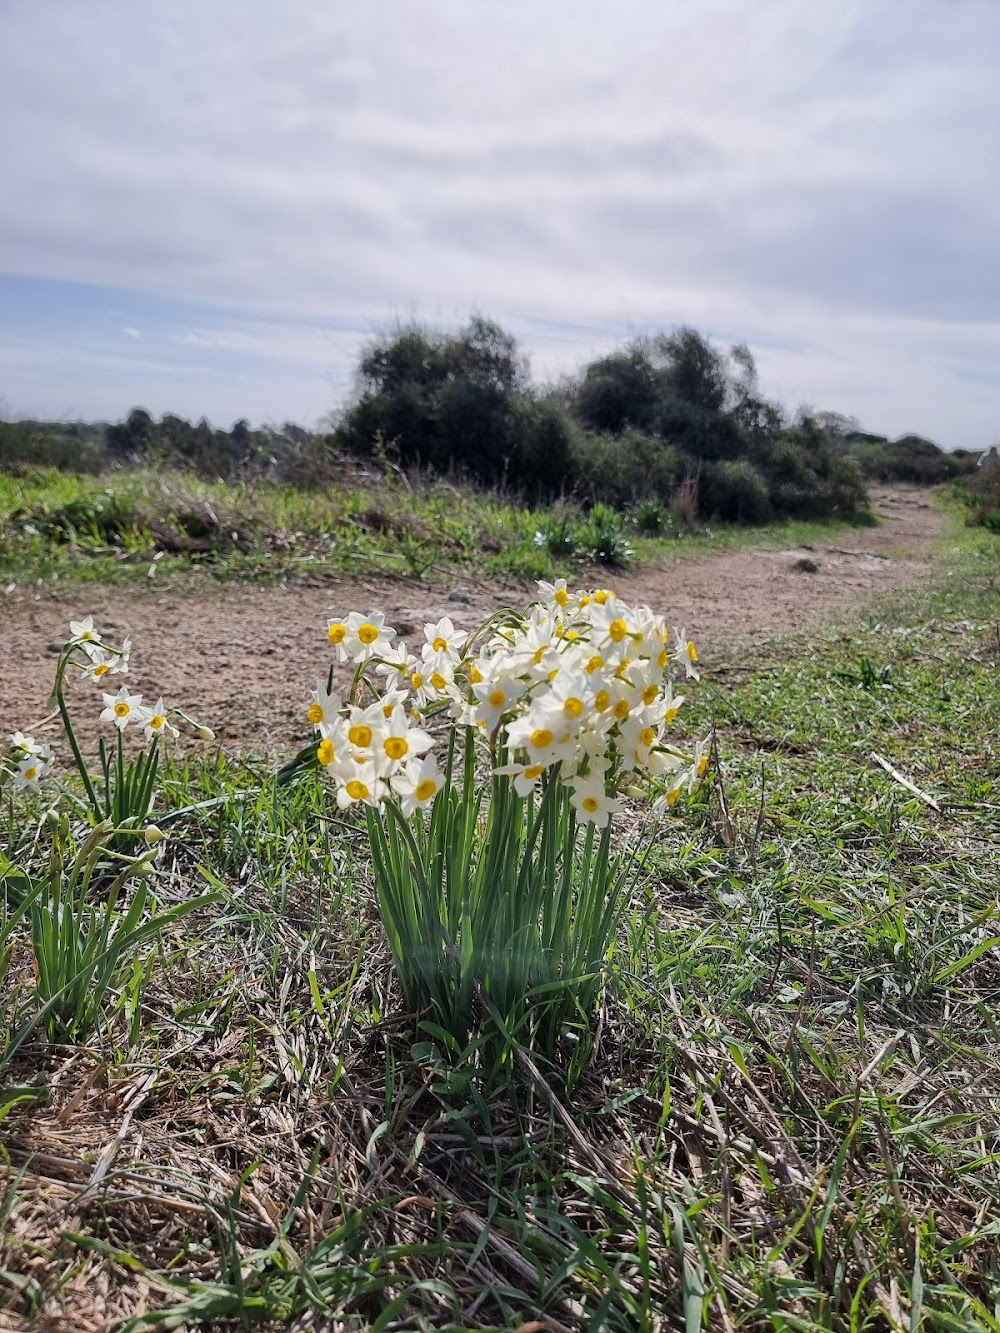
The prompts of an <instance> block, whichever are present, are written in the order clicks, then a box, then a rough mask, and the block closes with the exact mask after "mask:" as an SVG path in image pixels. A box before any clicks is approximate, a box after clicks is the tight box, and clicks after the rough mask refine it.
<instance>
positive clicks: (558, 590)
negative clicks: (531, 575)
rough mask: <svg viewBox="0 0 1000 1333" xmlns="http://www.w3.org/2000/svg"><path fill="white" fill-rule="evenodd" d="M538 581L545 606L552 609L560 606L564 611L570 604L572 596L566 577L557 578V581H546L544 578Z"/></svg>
mask: <svg viewBox="0 0 1000 1333" xmlns="http://www.w3.org/2000/svg"><path fill="white" fill-rule="evenodd" d="M537 582H538V591H539V592H540V593H541V598H540V600H541V602H542V604H543V606H546V607H548V608H549V609H550V610H552V609H553V608H555V607H558V608H559V609H560V611H564V610H565V609H566V607H567V606H569V604H570V602H571V601H572V596H571V594H570V591H569V589H568V588H567V587H566V580H565V579H556V581H555V583H546V582H545V580H544V579H538V581H537Z"/></svg>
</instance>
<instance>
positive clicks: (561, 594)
mask: <svg viewBox="0 0 1000 1333" xmlns="http://www.w3.org/2000/svg"><path fill="white" fill-rule="evenodd" d="M552 600H553V601H554V602H555V603H556V605H557V606H569V593H568V592H567V591H566V589H565V588H557V589H556V591H555V596H554V597H553V599H552Z"/></svg>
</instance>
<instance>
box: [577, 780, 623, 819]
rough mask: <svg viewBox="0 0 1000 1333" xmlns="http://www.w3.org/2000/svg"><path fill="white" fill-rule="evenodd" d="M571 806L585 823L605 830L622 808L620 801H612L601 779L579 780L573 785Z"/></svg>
mask: <svg viewBox="0 0 1000 1333" xmlns="http://www.w3.org/2000/svg"><path fill="white" fill-rule="evenodd" d="M572 786H573V795H572V796H571V797H570V798H569V799H570V804H571V805H572V806H573V807H574V809H575V810H576V812H577V814H578V816H579V818H580V819H582V820H583V821H584V822H585V823H588V824H594V825H596V827H597V828H603V827H604V826H605V824H606V823H607V822H608V820H609V819H610V818H611V816H612V815H614V814H617V813H618V811H619V810H620V809H621V808H622V806H621V802H620V801H615V800H612V798H611V797H610V796H609V795H608V794H607V792H606V791H605V789H604V783H603V781H601V780H600V779H597V780H594V779H586V778H580V779H577V780H576V781H575V782H574V783H573V784H572Z"/></svg>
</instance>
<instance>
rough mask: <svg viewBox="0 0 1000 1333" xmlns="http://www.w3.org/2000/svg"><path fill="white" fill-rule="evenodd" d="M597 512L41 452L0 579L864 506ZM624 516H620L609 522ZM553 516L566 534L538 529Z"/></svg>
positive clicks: (337, 562) (693, 527) (195, 568)
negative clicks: (659, 514)
mask: <svg viewBox="0 0 1000 1333" xmlns="http://www.w3.org/2000/svg"><path fill="white" fill-rule="evenodd" d="M597 510H598V511H599V512H598V518H597V519H595V517H594V515H593V513H591V515H590V516H587V515H585V514H584V513H583V511H582V510H580V509H579V508H578V507H577V506H575V505H572V504H568V503H565V502H559V503H557V504H556V505H553V506H549V507H546V508H532V507H530V506H527V505H525V504H523V503H522V502H520V501H518V500H516V499H513V498H505V497H504V496H503V495H501V494H499V493H497V492H495V491H474V490H472V489H470V488H467V487H466V488H459V487H455V486H452V485H450V484H447V483H443V482H437V483H427V484H424V483H420V482H412V483H411V482H409V481H408V480H406V479H405V478H403V476H402V474H399V473H396V472H392V471H390V472H388V473H387V474H386V476H385V477H382V478H375V477H374V476H371V477H366V476H365V475H364V474H359V473H358V472H357V471H356V470H351V471H350V472H345V477H344V482H343V484H342V485H341V486H338V487H336V488H335V489H332V490H330V491H323V490H320V489H305V488H300V487H296V486H290V485H280V484H277V483H274V482H267V481H261V482H254V483H247V484H238V483H230V482H208V481H204V480H201V479H199V478H198V477H196V476H195V475H193V474H191V473H185V472H178V471H171V470H167V469H159V470H158V469H152V468H142V469H138V468H123V469H118V470H116V471H113V472H109V473H106V474H104V475H101V476H98V477H84V476H77V475H74V474H71V473H67V472H61V471H57V470H56V469H54V468H37V469H33V468H27V469H22V470H21V471H20V472H18V473H16V474H15V473H9V472H0V584H2V585H3V586H7V585H9V584H11V583H13V584H15V585H18V584H20V585H22V586H23V585H24V584H29V583H30V584H38V583H43V584H44V583H52V582H60V583H63V584H78V583H91V584H92V583H116V584H119V583H124V584H129V583H131V584H136V583H140V582H144V581H146V580H147V579H149V578H151V577H155V578H156V579H157V580H158V582H164V581H166V582H169V581H171V580H173V581H186V580H188V579H190V578H191V577H192V575H194V574H195V573H200V574H201V575H202V576H207V577H211V578H213V579H217V580H232V579H240V580H252V581H255V582H271V583H273V582H279V581H294V580H308V579H323V578H324V577H327V576H330V575H336V574H339V573H343V572H345V571H348V572H353V573H371V574H389V575H405V576H407V577H410V578H424V579H428V580H435V579H447V578H449V577H454V576H455V575H456V574H459V573H461V572H462V571H465V572H469V571H475V572H476V573H481V574H484V575H486V576H509V577H515V578H521V579H528V580H530V579H536V578H552V577H553V576H554V575H555V574H557V573H560V572H564V566H565V557H566V554H567V553H568V552H575V553H576V557H577V559H578V562H579V563H581V564H583V563H585V562H587V561H596V562H598V563H602V562H603V563H606V564H610V565H617V564H619V563H623V562H624V561H626V560H628V559H631V558H632V557H633V556H635V557H636V558H638V559H640V560H649V561H655V560H657V559H662V558H664V557H665V556H671V557H673V556H676V555H678V554H690V555H698V554H703V553H704V552H705V551H706V550H712V549H716V548H720V547H721V548H725V549H733V548H737V547H752V546H760V545H769V546H774V545H783V546H792V545H796V544H799V543H801V542H810V541H816V540H822V539H824V538H825V539H829V538H830V537H835V536H836V535H837V534H838V533H841V532H845V531H848V530H849V529H850V528H851V527H852V526H857V524H858V522H861V521H870V520H867V519H866V516H864V515H861V516H854V517H853V518H852V519H845V520H816V521H798V520H796V521H789V522H781V523H774V524H770V525H766V526H761V527H754V528H748V527H741V526H739V525H737V524H720V525H714V524H713V525H708V526H706V525H703V524H698V523H695V524H687V525H686V524H684V523H683V522H680V521H677V522H673V521H672V523H671V525H670V526H669V527H668V528H666V529H664V531H663V532H662V533H660V534H659V535H652V536H649V535H644V534H643V532H642V531H641V530H640V525H641V522H642V521H643V516H642V515H638V516H637V518H635V519H632V518H626V520H625V522H624V525H623V522H622V520H621V518H620V517H619V516H618V515H617V514H616V513H615V512H614V511H612V510H608V509H607V507H606V506H598V507H597ZM623 527H624V530H623ZM553 530H557V531H563V530H565V542H563V543H562V544H560V543H559V542H558V541H555V542H553V541H552V540H541V541H539V539H538V534H539V533H542V534H548V533H550V532H552V531H553Z"/></svg>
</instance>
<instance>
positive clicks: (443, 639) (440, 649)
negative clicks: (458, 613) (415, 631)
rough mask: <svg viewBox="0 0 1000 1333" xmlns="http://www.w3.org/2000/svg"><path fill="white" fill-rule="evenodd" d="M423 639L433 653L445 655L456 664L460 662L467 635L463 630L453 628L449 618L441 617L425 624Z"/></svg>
mask: <svg viewBox="0 0 1000 1333" xmlns="http://www.w3.org/2000/svg"><path fill="white" fill-rule="evenodd" d="M424 638H425V639H426V640H427V642H428V643H429V644H430V646H431V648H432V650H433V651H434V652H435V653H445V654H446V655H447V656H448V657H450V658H452V660H453V661H455V662H456V663H458V662H460V661H461V660H462V648H463V647H464V646H465V640H466V638H467V635H466V633H465V631H464V630H460V629H456V628H455V625H454V623H453V621H452V619H451V616H442V617H441V619H440V620H438V621H435V622H433V623H432V624H430V623H429V624H426V625H425V626H424Z"/></svg>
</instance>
